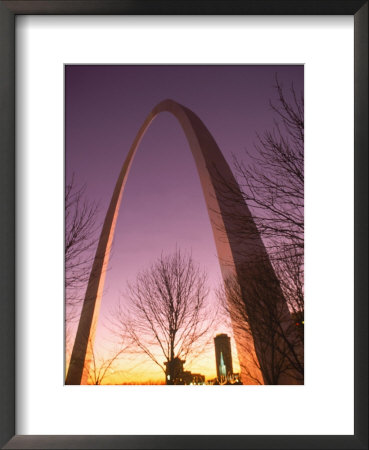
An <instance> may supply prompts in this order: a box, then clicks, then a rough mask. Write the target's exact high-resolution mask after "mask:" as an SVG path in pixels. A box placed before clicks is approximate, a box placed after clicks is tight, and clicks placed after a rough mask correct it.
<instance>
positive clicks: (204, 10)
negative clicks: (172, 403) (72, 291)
mask: <svg viewBox="0 0 369 450" xmlns="http://www.w3.org/2000/svg"><path fill="white" fill-rule="evenodd" d="M19 14H23V15H24V14H124V15H132V14H146V15H158V14H165V15H168V14H189V15H195V14H196V15H197V14H206V15H209V14H210V15H230V14H237V15H254V14H258V15H266V14H267V15H307V14H309V15H341V14H346V15H353V16H354V41H355V50H354V57H355V58H354V59H355V61H354V65H355V91H354V101H355V109H354V111H355V129H354V135H355V147H354V154H355V156H354V158H355V160H354V165H355V169H354V170H355V186H354V189H355V199H354V207H355V225H354V230H355V241H354V252H355V257H354V262H355V267H354V270H355V277H354V296H355V297H354V305H355V313H354V317H355V335H354V343H355V350H354V355H355V366H354V370H355V373H354V381H355V392H354V401H355V406H354V420H355V423H354V430H355V431H354V435H349V436H348V435H342V436H341V435H338V436H329V435H324V436H301V435H298V436H295V435H291V436H250V435H237V436H233V435H232V436H215V435H214V436H188V435H184V436H179V435H178V436H133V435H124V436H46V435H44V436H28V435H27V436H19V435H15V400H16V392H15V376H16V372H15V327H16V324H15V293H16V280H15V250H16V242H15V225H16V221H15V219H16V218H15V162H16V154H15V95H16V93H15V18H16V16H17V15H19ZM0 95H1V102H0V249H1V253H0V255H1V256H0V293H1V294H0V295H1V302H0V368H1V370H0V445H2V446H3V447H2V448H7V449H14V448H17V449H26V448H29V449H31V448H33V449H35V448H37V449H41V448H45V449H46V448H47V449H51V448H55V449H57V448H65V449H66V448H75V449H82V448H84V449H95V448H110V449H118V448H121V449H128V448H130V449H132V448H135V449H154V448H163V449H166V448H172V449H195V448H198V449H207V448H212V449H220V448H227V449H243V448H245V449H246V448H247V449H290V448H291V449H292V448H295V449H313V448H314V449H367V448H368V278H367V274H368V1H365V0H227V1H225V0H220V1H219V0H218V1H216V0H43V1H34V0H28V1H21V0H10V1H1V2H0ZM17 282H18V283H19V282H20V280H17ZM337 395H339V393H338V394H337Z"/></svg>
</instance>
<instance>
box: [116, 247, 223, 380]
mask: <svg viewBox="0 0 369 450" xmlns="http://www.w3.org/2000/svg"><path fill="white" fill-rule="evenodd" d="M127 297H128V298H127V303H126V304H125V305H123V304H122V303H121V304H120V305H119V307H118V309H117V310H116V311H115V312H114V315H113V319H112V321H113V327H114V329H115V332H116V333H118V334H120V335H121V336H122V338H123V340H124V341H126V338H127V336H128V337H129V339H130V340H131V342H132V344H133V345H134V346H135V347H137V348H138V349H139V350H140V351H141V352H143V353H145V354H146V355H147V356H148V357H149V358H151V360H152V361H154V362H155V363H156V364H157V365H158V366H159V367H160V368H161V369H162V370H163V372H164V374H165V373H167V374H168V376H167V377H166V383H167V384H172V382H173V378H174V375H175V374H174V366H175V363H174V362H175V361H178V359H177V358H179V359H181V360H182V361H185V360H186V359H187V358H188V357H190V356H192V357H194V356H197V355H199V354H200V353H201V351H202V350H203V349H204V346H205V345H206V343H207V339H209V336H208V332H209V330H210V328H211V326H212V323H213V320H214V317H215V314H214V311H213V312H211V310H210V308H209V305H208V302H207V297H208V289H207V287H206V275H205V273H203V272H201V271H200V270H199V268H198V267H197V266H196V265H195V264H194V262H193V260H192V257H191V256H185V255H183V254H182V253H181V252H180V251H179V250H177V251H176V252H175V253H174V254H172V255H169V256H163V255H162V256H161V257H160V258H159V259H158V260H157V261H156V262H155V263H154V264H153V265H152V266H151V267H150V269H148V270H146V271H143V272H141V273H140V274H139V275H138V276H137V279H136V281H135V282H134V283H133V284H129V285H128V295H127ZM166 364H167V366H168V368H169V369H166ZM168 370H169V373H168Z"/></svg>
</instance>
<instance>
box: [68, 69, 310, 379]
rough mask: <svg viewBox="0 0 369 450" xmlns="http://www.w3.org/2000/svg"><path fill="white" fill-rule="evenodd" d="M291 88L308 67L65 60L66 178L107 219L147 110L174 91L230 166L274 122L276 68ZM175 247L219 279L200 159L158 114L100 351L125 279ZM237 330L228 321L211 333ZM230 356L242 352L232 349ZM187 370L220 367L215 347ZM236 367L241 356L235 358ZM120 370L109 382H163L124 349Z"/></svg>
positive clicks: (143, 156)
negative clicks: (71, 62) (272, 103)
mask: <svg viewBox="0 0 369 450" xmlns="http://www.w3.org/2000/svg"><path fill="white" fill-rule="evenodd" d="M276 74H277V75H278V79H279V81H280V83H281V84H282V86H283V87H284V88H286V91H288V89H289V88H290V86H291V83H293V84H294V88H295V90H296V91H297V92H300V91H302V90H303V76H304V75H303V74H304V69H303V66H302V65H300V66H269V65H263V66H252V65H250V66H248V65H234V66H228V65H227V66H211V65H210V66H209V65H207V66H187V65H179V66H168V65H161V66H160V65H157V66H145V65H141V66H129V65H115V66H88V65H85V66H78V65H68V66H66V68H65V126H66V133H65V144H66V160H65V167H66V182H68V181H69V180H70V179H71V177H72V175H73V174H74V178H75V181H76V184H78V185H79V186H81V185H86V197H87V199H88V200H90V201H96V202H97V203H98V204H99V214H98V218H97V223H98V224H102V222H103V220H104V216H105V213H106V210H107V207H108V204H109V202H110V198H111V195H112V192H113V189H114V186H115V183H116V179H117V177H118V174H119V171H120V169H121V166H122V164H123V162H124V159H125V157H126V155H127V153H128V151H129V149H130V146H131V144H132V141H133V140H134V138H135V136H136V133H137V131H138V129H139V128H140V126H141V125H142V123H143V121H144V120H145V118H146V116H147V114H148V113H149V112H150V111H151V109H152V108H153V107H154V106H155V105H156V104H157V103H159V102H160V101H162V100H164V99H167V98H170V99H173V100H175V101H177V102H178V103H181V104H183V105H184V106H186V107H188V108H190V109H191V110H192V111H193V112H194V113H195V114H197V115H198V116H199V118H200V119H201V120H202V121H203V122H204V124H205V126H206V127H207V128H208V130H209V131H210V133H211V134H212V135H213V137H214V138H215V140H216V142H217V143H218V145H219V148H220V149H221V151H222V152H223V155H224V156H225V158H226V160H227V161H228V163H229V164H230V167H231V169H232V170H233V164H232V154H234V155H236V156H237V158H239V159H243V160H244V159H245V157H246V155H245V153H244V152H245V149H246V148H247V149H250V150H251V149H252V147H253V142H255V140H256V133H263V132H264V131H265V130H266V129H271V128H272V126H273V119H274V116H273V112H272V110H271V108H270V105H269V101H270V100H271V101H273V100H275V99H276V92H275V89H274V88H273V86H274V84H275V83H274V80H275V75H276ZM176 247H178V248H180V249H182V250H185V251H187V252H190V253H191V254H192V257H193V259H194V261H195V262H197V263H198V264H199V265H200V267H201V268H202V269H204V270H205V271H206V272H207V274H208V282H209V286H210V288H211V290H212V293H211V296H212V297H211V298H213V297H214V289H216V288H217V287H218V285H219V283H220V282H221V274H220V269H219V264H218V259H217V255H216V249H215V245H214V241H213V235H212V230H211V227H210V222H209V218H208V215H207V211H206V206H205V201H204V198H203V195H202V191H201V186H200V182H199V178H198V174H197V171H196V167H195V163H194V160H193V157H192V154H191V151H190V149H189V146H188V144H187V142H186V139H185V136H184V133H183V131H182V129H181V127H180V125H179V124H178V123H177V121H176V119H175V118H174V117H173V116H171V115H170V114H169V113H162V114H160V115H159V116H158V117H157V118H156V119H155V120H154V122H153V123H152V124H151V126H150V128H149V130H148V131H147V133H146V134H145V136H144V138H143V140H142V142H141V145H140V147H139V150H138V152H137V155H136V157H135V160H134V163H133V166H132V169H131V172H130V176H129V178H128V182H127V185H126V188H125V191H124V195H123V200H122V204H121V208H120V214H119V217H118V221H117V225H116V231H115V238H114V243H113V249H112V253H111V257H110V262H109V267H108V272H107V276H106V282H105V288H104V294H103V298H102V303H101V312H100V320H99V323H98V329H97V334H96V348H97V350H96V351H97V353H98V354H101V355H104V354H107V353H108V352H109V350H108V349H109V345H110V342H111V337H110V336H109V331H108V330H107V329H106V327H104V323H105V325H106V324H107V317H108V316H109V312H110V311H111V310H112V309H113V308H114V305H115V304H116V303H117V302H118V301H119V299H121V300H122V301H124V293H125V289H126V284H127V281H134V279H135V277H136V275H137V273H138V272H139V271H141V270H143V269H145V268H147V267H148V266H150V264H151V263H152V262H154V261H155V260H156V259H157V257H159V256H160V255H161V254H162V253H164V254H167V253H173V251H174V250H175V249H176ZM222 332H226V333H228V334H230V333H231V330H229V329H228V328H227V326H226V324H223V325H222V324H221V325H220V326H219V327H218V328H217V329H214V333H213V335H214V336H215V335H216V334H218V333H222ZM233 358H234V360H235V359H236V350H235V348H233ZM185 368H186V369H187V370H192V371H193V372H200V373H202V374H204V375H205V376H206V377H207V378H210V377H214V376H215V375H216V367H215V357H214V347H213V346H211V347H210V348H209V351H208V352H207V353H206V354H205V355H203V356H202V357H201V358H199V359H198V360H196V361H194V363H193V364H192V365H191V366H188V365H187V366H185ZM234 370H235V371H238V370H239V368H238V364H237V363H236V364H234ZM118 371H119V377H118V376H116V377H115V378H114V375H112V376H111V377H110V379H109V380H107V381H108V382H133V381H142V382H145V381H148V380H159V381H163V380H164V375H163V372H162V371H160V369H159V368H158V367H157V366H156V365H155V364H154V363H152V362H150V360H148V359H147V357H137V356H133V355H127V356H126V357H123V358H122V360H121V362H120V365H119V367H118Z"/></svg>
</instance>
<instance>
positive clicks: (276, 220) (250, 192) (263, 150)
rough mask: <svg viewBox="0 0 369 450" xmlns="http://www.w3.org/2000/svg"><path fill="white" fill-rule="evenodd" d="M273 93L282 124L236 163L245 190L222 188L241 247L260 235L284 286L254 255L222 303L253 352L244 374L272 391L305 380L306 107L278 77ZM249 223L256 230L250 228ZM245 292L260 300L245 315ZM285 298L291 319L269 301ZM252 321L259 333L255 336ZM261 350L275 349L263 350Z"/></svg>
mask: <svg viewBox="0 0 369 450" xmlns="http://www.w3.org/2000/svg"><path fill="white" fill-rule="evenodd" d="M275 87H276V92H277V101H276V102H275V103H270V105H271V108H272V110H273V111H274V113H275V117H276V118H275V125H274V128H273V129H272V130H267V131H265V132H264V134H262V135H257V142H256V144H255V146H254V149H253V150H252V151H247V152H246V158H245V160H244V161H241V160H240V159H237V158H234V165H235V171H236V176H237V179H238V182H239V185H229V184H227V183H226V182H225V180H224V179H222V180H221V181H222V185H223V187H224V189H223V192H222V196H223V201H224V202H226V203H227V205H228V209H229V211H231V212H230V214H232V215H233V217H232V219H233V223H234V230H233V232H234V233H236V234H237V237H238V239H242V238H243V237H244V238H246V237H247V238H248V239H250V238H252V236H250V233H255V232H256V233H260V235H261V237H262V239H263V243H264V245H265V247H266V250H267V253H268V257H269V259H270V262H271V264H272V266H273V270H274V272H275V274H276V276H277V280H278V286H274V285H273V286H272V284H274V283H275V280H274V279H273V280H272V279H271V278H273V277H270V279H266V276H267V275H266V274H267V273H270V271H268V270H265V272H263V270H262V267H263V263H264V264H265V266H267V265H268V262H267V261H265V262H263V261H260V260H258V261H255V263H256V262H257V264H255V267H256V266H258V267H259V269H258V271H257V273H255V270H254V268H253V261H252V257H250V255H249V257H248V261H249V263H248V267H245V268H244V270H243V273H244V275H241V274H238V279H237V280H235V279H230V280H227V281H226V283H225V287H223V288H222V292H221V295H220V296H221V298H222V299H223V301H222V302H221V303H222V304H223V307H224V310H225V311H226V312H227V314H230V316H231V318H232V324H233V327H234V328H236V330H235V333H237V332H238V333H239V334H242V336H243V338H242V339H241V340H240V339H239V340H238V341H239V342H244V343H245V347H248V348H246V349H243V350H245V351H246V352H248V354H249V356H250V365H249V368H248V369H247V368H246V369H245V368H243V370H244V371H245V370H248V371H249V374H248V376H249V377H251V378H253V377H254V375H253V373H254V371H253V369H252V367H253V366H254V367H257V368H258V369H260V370H261V371H262V373H263V377H264V380H260V378H259V377H256V378H257V379H255V380H254V381H257V382H263V383H267V384H279V383H280V380H281V378H283V375H285V374H286V373H292V372H293V373H295V377H296V378H299V380H298V381H299V382H301V379H302V380H303V373H304V364H303V359H304V355H303V341H304V334H303V323H304V99H303V95H302V94H301V95H300V96H298V95H297V94H296V91H295V89H294V87H293V85H292V87H291V89H290V92H289V94H287V93H286V92H285V91H284V90H283V87H282V86H281V84H280V83H279V81H278V78H277V77H276V86H275ZM219 176H220V177H221V174H219ZM236 191H237V192H236ZM240 191H241V194H242V201H244V202H245V203H246V204H247V205H248V207H249V208H250V210H251V213H252V219H250V217H244V216H242V215H241V214H239V213H238V211H239V210H240V209H239V208H237V206H238V205H237V204H235V202H237V201H239V200H238V199H239V198H240V196H239V195H235V193H238V194H239V192H240ZM235 199H237V200H235ZM251 220H253V221H254V222H255V224H256V228H255V227H252V226H249V222H250V221H251ZM236 281H237V282H236ZM246 286H247V289H246ZM246 291H247V296H248V297H249V298H250V296H251V297H253V298H254V301H253V302H250V301H248V303H247V307H246V306H245V305H246V303H245V299H244V297H245V292H246ZM280 291H281V293H282V294H283V297H284V300H285V301H286V302H287V305H288V308H289V311H290V314H289V315H290V317H287V315H286V313H285V311H283V310H282V309H280V308H279V306H278V304H279V303H278V301H276V299H273V298H271V293H272V292H276V293H278V292H280ZM278 295H279V294H278ZM278 295H277V296H278ZM225 297H227V302H225V301H224V299H225ZM282 303H284V302H283V301H282V302H281V303H280V304H282ZM250 321H251V322H252V323H254V324H255V323H256V324H257V326H255V325H254V326H253V329H251V328H250ZM296 322H298V325H299V326H300V328H299V331H298V332H296V331H297V330H296ZM254 338H255V339H254ZM254 340H255V341H258V342H260V344H259V345H258V348H256V349H255V350H256V352H257V357H256V355H255V354H253V353H252V351H251V348H252V347H253V341H254ZM262 342H265V343H267V342H268V343H269V344H268V346H265V348H263V345H262ZM256 373H257V371H256ZM254 378H255V377H254Z"/></svg>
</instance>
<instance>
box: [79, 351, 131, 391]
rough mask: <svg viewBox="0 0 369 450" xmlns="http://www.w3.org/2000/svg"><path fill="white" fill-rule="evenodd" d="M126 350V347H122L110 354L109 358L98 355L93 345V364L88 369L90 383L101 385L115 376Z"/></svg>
mask: <svg viewBox="0 0 369 450" xmlns="http://www.w3.org/2000/svg"><path fill="white" fill-rule="evenodd" d="M125 350H126V347H120V348H119V350H115V351H113V352H110V354H109V356H107V357H102V356H101V355H98V354H97V352H96V350H95V346H94V345H91V363H90V364H89V369H88V378H89V383H90V384H94V385H100V384H102V383H103V381H104V380H107V379H108V378H109V377H110V376H111V375H113V374H114V369H115V366H116V363H117V362H118V361H119V358H120V357H121V355H122V354H123V353H124V352H125Z"/></svg>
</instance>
